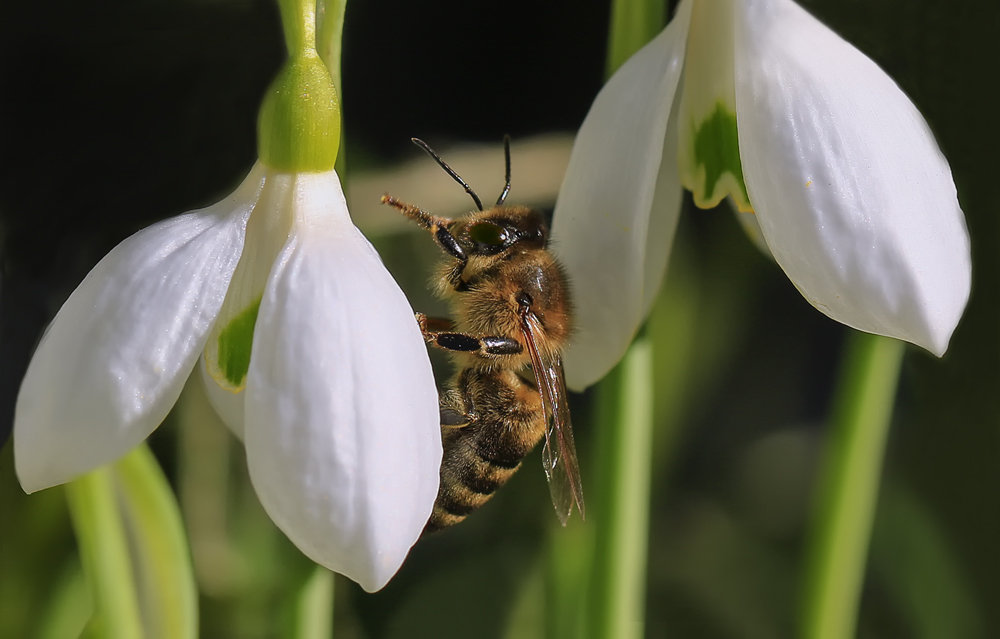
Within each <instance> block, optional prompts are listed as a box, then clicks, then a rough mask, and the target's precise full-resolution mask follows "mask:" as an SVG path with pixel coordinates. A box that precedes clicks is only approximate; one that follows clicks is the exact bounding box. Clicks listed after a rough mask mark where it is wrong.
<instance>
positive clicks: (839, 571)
mask: <svg viewBox="0 0 1000 639" xmlns="http://www.w3.org/2000/svg"><path fill="white" fill-rule="evenodd" d="M902 357H903V343H902V342H900V341H897V340H894V339H889V338H885V337H878V336H875V335H869V334H867V333H859V332H854V333H852V334H851V336H850V338H849V342H848V345H847V353H846V355H845V357H844V363H843V368H842V370H841V377H840V381H839V386H838V390H837V394H836V397H835V403H834V412H833V416H832V424H831V432H830V436H829V441H828V443H827V446H826V452H825V459H824V463H823V466H822V474H821V476H820V485H819V490H820V492H819V503H818V510H817V514H816V517H815V518H814V522H813V524H814V525H813V529H812V532H811V538H810V540H809V545H810V547H809V555H808V564H807V572H806V591H805V608H804V617H803V633H802V636H803V637H806V638H807V639H847V638H848V637H853V636H854V632H855V626H856V625H857V613H858V602H859V599H860V594H861V586H862V584H863V581H864V571H865V563H866V559H867V555H868V542H869V538H870V536H871V530H872V521H873V520H874V515H875V506H876V503H877V501H878V490H879V480H880V476H881V472H882V459H883V453H884V451H885V442H886V436H887V434H888V432H889V424H890V422H891V419H892V408H893V404H894V402H895V397H896V387H897V383H898V380H899V368H900V363H901V361H902Z"/></svg>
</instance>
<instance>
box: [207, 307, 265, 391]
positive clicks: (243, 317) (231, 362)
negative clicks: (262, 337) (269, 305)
mask: <svg viewBox="0 0 1000 639" xmlns="http://www.w3.org/2000/svg"><path fill="white" fill-rule="evenodd" d="M260 300H261V298H259V297H258V298H257V300H256V301H255V302H254V303H253V304H251V305H250V306H249V307H247V308H246V309H245V310H243V311H242V312H240V314H239V315H237V316H236V317H234V318H233V320H232V321H231V322H229V324H227V325H226V327H225V328H223V329H222V331H220V332H219V361H218V364H219V370H221V371H222V374H223V375H224V376H225V378H226V381H228V382H229V383H230V384H232V385H233V386H234V387H237V388H240V387H242V386H243V383H244V381H245V380H246V377H247V371H248V370H250V350H251V348H252V347H253V328H254V325H255V324H256V323H257V311H259V310H260Z"/></svg>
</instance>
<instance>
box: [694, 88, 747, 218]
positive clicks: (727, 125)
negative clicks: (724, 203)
mask: <svg viewBox="0 0 1000 639" xmlns="http://www.w3.org/2000/svg"><path fill="white" fill-rule="evenodd" d="M694 159H695V163H696V164H697V165H698V166H703V167H705V190H704V192H703V193H697V192H696V193H695V194H694V195H695V203H696V204H697V205H698V206H701V207H703V208H708V207H711V206H715V205H716V204H718V203H719V201H720V200H721V199H722V198H723V197H725V196H726V195H727V194H726V193H719V194H716V193H715V187H716V185H717V184H718V182H719V180H720V179H721V178H722V176H723V175H725V174H726V173H729V174H730V175H732V176H733V177H734V178H735V180H736V183H737V185H738V188H739V189H740V192H739V193H733V194H732V195H733V196H734V197H735V198H736V199H737V200H738V202H737V203H738V204H739V205H740V207H741V208H743V205H744V204H746V205H748V204H749V202H750V198H749V196H747V187H746V184H744V183H743V166H742V165H741V164H740V145H739V137H738V134H737V130H736V114H735V113H732V112H730V111H728V110H727V109H726V107H725V105H724V104H723V103H722V102H719V103H718V104H716V105H715V110H713V111H712V114H711V115H709V116H708V118H707V119H705V121H704V122H702V123H701V128H699V129H697V131H696V132H695V138H694ZM739 200H742V202H739Z"/></svg>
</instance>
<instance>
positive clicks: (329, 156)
mask: <svg viewBox="0 0 1000 639" xmlns="http://www.w3.org/2000/svg"><path fill="white" fill-rule="evenodd" d="M303 4H310V3H303ZM310 8H311V7H307V9H310ZM309 17H310V19H311V20H312V22H313V23H314V20H315V18H314V15H310V16H309ZM286 26H287V25H286ZM306 31H307V32H308V31H309V29H306ZM286 34H287V30H286ZM293 35H294V34H293ZM308 35H309V34H308V33H307V36H306V37H305V38H304V40H305V42H304V43H303V42H298V43H297V46H295V45H296V42H295V41H294V40H293V39H291V38H290V41H289V50H290V52H291V54H290V59H289V61H288V63H286V65H285V67H284V69H283V70H282V72H281V73H280V75H279V77H278V78H277V79H276V80H275V83H274V84H273V85H272V87H271V89H270V90H269V93H268V95H267V97H266V98H265V103H264V106H263V108H262V110H261V117H260V124H259V144H260V161H258V162H257V164H256V165H255V166H254V167H253V168H252V169H251V171H250V174H249V175H248V176H247V177H246V179H245V180H244V181H243V183H242V184H241V185H240V186H239V187H238V188H237V189H236V191H235V192H234V193H233V194H232V195H231V196H229V197H227V198H225V199H224V200H223V201H221V202H219V203H218V204H216V205H214V206H211V207H209V208H207V209H202V210H198V211H192V212H190V213H186V214H184V215H180V216H178V217H175V218H171V219H168V220H164V221H163V222H160V223H158V224H155V225H153V226H151V227H149V228H147V229H145V230H142V231H140V232H138V233H136V234H135V235H133V236H132V237H130V238H128V239H126V240H125V241H123V242H122V243H121V244H119V245H118V246H117V247H116V248H115V249H114V250H112V251H111V253H109V254H108V255H107V256H106V257H105V258H104V259H103V260H101V262H100V263H99V264H98V265H97V266H96V267H94V269H93V270H92V271H91V272H90V274H89V275H88V276H87V277H86V278H85V279H84V281H83V282H82V283H81V284H80V286H79V287H78V288H77V289H76V291H74V292H73V294H72V295H71V296H70V297H69V299H68V300H67V301H66V303H65V304H64V305H63V307H62V309H61V310H60V311H59V313H58V314H57V315H56V318H55V319H54V320H53V322H52V324H51V326H50V327H49V329H48V330H47V332H46V333H45V335H44V336H43V338H42V340H41V343H40V344H39V346H38V350H37V351H36V352H35V355H34V357H33V359H32V360H31V364H30V365H29V367H28V371H27V375H26V376H25V378H24V382H23V384H22V386H21V390H20V394H19V396H18V402H17V409H16V418H15V426H14V429H15V430H14V446H15V461H16V467H17V474H18V477H19V479H20V481H21V485H22V487H23V488H24V490H25V491H27V492H29V493H30V492H34V491H36V490H40V489H43V488H47V487H49V486H53V485H55V484H59V483H62V482H66V481H69V480H71V479H73V478H74V477H76V476H77V475H79V474H81V473H84V472H87V471H89V470H91V469H93V468H95V467H98V466H101V465H102V464H106V463H108V462H111V461H113V460H115V459H117V458H118V457H120V456H122V455H123V454H125V453H126V452H128V451H129V450H130V449H131V448H133V447H134V446H136V445H137V444H138V443H139V442H141V441H143V440H144V439H145V438H146V436H148V435H149V434H150V432H152V431H153V429H155V428H156V427H157V425H159V424H160V422H161V421H163V419H164V417H165V416H166V415H167V413H168V411H170V408H171V407H172V406H173V404H174V402H175V401H176V400H177V397H178V395H179V394H180V392H181V388H182V387H183V385H184V383H185V380H186V379H187V378H188V376H189V375H190V373H191V372H192V370H193V369H194V367H195V365H196V364H198V362H199V360H200V361H201V363H200V364H198V365H199V366H200V367H201V368H202V377H203V379H204V380H205V384H206V386H207V387H208V390H209V396H210V398H212V399H213V403H214V404H215V405H216V406H217V407H219V408H220V409H221V410H220V412H221V413H222V415H223V417H224V418H225V420H226V421H227V422H228V423H229V424H230V426H232V427H233V428H234V430H236V431H237V432H239V433H241V435H242V437H243V439H244V442H245V446H246V453H247V465H248V467H249V471H250V479H251V480H252V482H253V485H254V488H255V489H256V491H257V494H258V496H259V497H260V500H261V503H262V504H263V506H264V508H265V509H266V510H267V512H268V514H269V515H270V516H271V518H272V519H273V520H274V521H275V523H276V524H277V525H278V526H279V527H280V528H281V529H282V530H283V531H284V532H285V533H286V534H287V535H288V537H289V538H290V539H291V540H292V541H293V542H294V543H295V544H296V545H297V546H298V547H299V548H300V549H301V550H302V551H303V552H304V553H305V554H306V555H308V556H309V557H310V558H312V559H313V560H315V561H316V562H318V563H320V564H323V565H324V566H326V567H328V568H330V569H332V570H335V571H337V572H341V573H343V574H345V575H347V576H348V577H350V578H351V579H354V580H355V581H357V582H358V583H359V584H361V586H362V587H364V588H365V589H366V590H369V591H373V590H377V589H379V588H381V587H382V586H383V585H385V583H386V582H387V581H388V580H389V578H390V577H391V576H392V575H393V574H394V573H395V572H396V570H397V569H398V568H399V566H400V564H401V563H402V561H403V559H404V558H405V557H406V554H407V552H408V551H409V549H410V547H411V546H412V545H413V543H414V542H415V541H416V540H417V539H418V538H419V536H420V534H421V531H422V529H423V527H424V524H425V523H426V521H427V519H428V516H429V515H430V512H431V508H432V506H433V503H434V499H435V497H436V494H437V486H438V472H439V468H440V464H441V435H440V430H439V426H438V408H437V392H436V390H435V386H434V380H433V376H432V373H431V368H430V363H429V360H428V357H427V351H426V348H425V345H424V340H423V338H422V336H421V333H420V330H419V328H418V326H417V324H416V321H415V320H414V317H413V311H412V309H411V308H410V306H409V304H408V303H407V301H406V298H405V297H404V296H403V293H402V291H400V289H399V288H398V286H397V285H396V283H395V281H394V280H393V279H392V277H391V276H390V275H389V273H388V271H386V269H385V267H384V266H383V265H382V262H381V260H380V259H379V256H378V254H377V253H376V252H375V250H374V248H372V246H371V245H370V244H369V243H368V241H367V240H366V239H365V238H364V237H363V236H362V235H361V233H360V231H358V229H357V228H355V226H354V225H353V224H352V222H351V218H350V216H349V214H348V211H347V205H346V202H345V200H344V195H343V192H342V191H341V185H340V180H339V178H338V176H337V173H336V172H335V171H334V169H333V165H334V160H335V159H336V155H337V146H338V144H339V136H340V114H339V107H338V104H337V96H336V90H335V89H334V87H333V84H332V81H331V79H330V74H329V72H328V71H327V69H326V67H325V66H324V65H323V63H322V61H321V60H320V59H319V57H318V56H317V55H316V52H315V48H314V46H313V44H312V42H310V41H309V37H308Z"/></svg>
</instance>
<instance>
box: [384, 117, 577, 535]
mask: <svg viewBox="0 0 1000 639" xmlns="http://www.w3.org/2000/svg"><path fill="white" fill-rule="evenodd" d="M412 141H413V143H414V144H416V145H417V146H419V147H420V148H422V149H423V150H424V151H426V152H427V153H428V154H429V155H430V156H431V157H432V158H434V160H435V161H436V162H437V163H438V165H440V166H441V168H442V169H444V170H445V172H447V173H448V175H450V176H451V177H452V178H453V179H454V180H455V181H456V182H458V183H459V184H461V185H462V187H463V188H465V191H466V193H468V194H469V195H470V196H471V197H472V200H473V201H474V202H475V203H476V207H477V208H478V211H475V212H473V213H470V214H469V215H467V216H465V217H462V218H459V219H455V220H451V219H447V218H443V217H437V216H435V215H431V214H430V213H427V212H426V211H424V210H422V209H420V208H418V207H416V206H413V205H410V204H406V203H404V202H401V201H399V200H397V199H396V198H394V197H392V196H390V195H389V194H386V195H384V196H383V197H382V203H383V204H388V205H390V206H392V207H394V208H396V209H397V210H399V212H400V213H402V214H403V215H405V216H406V217H408V218H409V219H411V220H413V221H414V222H416V223H417V224H419V225H420V226H421V227H422V228H423V229H425V230H427V231H429V232H430V233H431V236H432V237H433V238H434V241H435V242H437V244H438V246H440V247H441V249H442V250H443V251H444V253H445V254H446V256H447V259H446V261H445V262H444V263H443V264H442V265H441V267H440V269H439V271H438V273H437V276H436V278H435V282H436V286H435V287H436V289H437V293H438V295H439V296H440V297H442V298H444V299H445V300H447V301H448V303H449V305H450V307H451V310H452V319H439V318H430V317H427V316H425V315H424V314H422V313H417V315H416V317H417V322H418V323H419V325H420V329H421V331H422V332H423V335H424V339H425V340H427V342H428V343H429V344H431V345H433V346H435V347H438V348H441V349H444V350H446V351H448V352H449V353H451V356H452V359H453V360H454V362H455V364H456V368H457V373H456V374H455V376H454V378H453V379H452V380H451V382H450V383H449V384H448V387H447V389H446V390H445V391H444V392H443V393H441V395H440V401H439V406H440V415H441V439H442V443H443V445H444V456H443V459H442V462H441V483H440V488H439V490H438V495H437V499H436V501H435V503H434V511H433V513H432V514H431V517H430V520H429V521H428V522H427V526H426V527H425V529H424V533H427V532H431V531H435V530H440V529H442V528H447V527H448V526H452V525H454V524H457V523H458V522H460V521H462V520H463V519H465V518H466V517H467V516H468V515H469V514H470V513H472V512H473V511H474V510H476V509H477V508H479V507H480V506H482V505H483V504H484V503H486V502H487V501H488V500H489V499H490V497H492V496H493V493H494V492H496V490H497V489H498V488H499V487H500V486H502V485H503V484H504V483H505V482H506V481H507V480H508V479H510V477H511V476H512V475H513V474H514V472H515V471H516V470H517V469H518V467H519V466H520V465H521V460H522V459H523V458H524V456H525V455H527V454H528V453H529V452H531V450H532V449H533V448H534V447H535V446H536V445H537V444H538V442H539V441H540V440H541V439H542V436H543V435H544V437H545V446H544V447H543V451H542V464H543V467H544V469H545V475H546V477H547V479H548V485H549V492H550V493H551V496H552V503H553V505H554V506H555V509H556V514H557V515H558V517H559V520H560V521H561V522H562V524H563V525H565V524H566V521H567V520H568V518H569V516H570V513H571V512H572V509H573V505H574V504H576V506H577V508H578V509H579V511H580V516H581V518H582V517H583V516H584V506H583V491H582V488H581V484H580V469H579V465H578V463H577V458H576V447H575V445H574V443H573V430H572V425H571V423H570V416H569V407H568V403H567V395H566V384H565V382H564V381H563V366H562V354H561V353H562V348H563V346H564V345H565V344H566V341H567V339H568V338H569V335H570V332H571V330H572V305H571V302H570V291H569V286H568V284H567V281H566V276H565V275H564V273H563V271H562V268H561V267H560V266H559V264H558V263H557V262H556V260H555V258H554V257H553V256H552V254H551V253H550V252H549V251H548V249H547V246H548V241H549V229H548V225H547V224H546V223H545V219H544V218H543V216H542V215H541V213H539V212H538V211H535V210H532V209H529V208H527V207H524V206H509V205H505V204H504V200H505V199H506V197H507V193H508V192H509V191H510V138H509V137H508V136H505V137H504V159H505V163H506V185H505V186H504V189H503V192H502V193H501V194H500V197H499V198H498V199H497V203H496V205H495V206H494V207H493V208H490V209H488V210H484V209H483V204H482V201H481V200H480V199H479V196H478V195H476V193H475V191H473V190H472V188H471V187H470V186H469V185H468V184H466V182H465V180H463V179H462V178H461V177H459V175H458V174H457V173H456V172H455V171H453V170H452V169H451V167H449V166H448V165H447V164H446V163H445V162H444V160H442V159H441V158H440V157H439V156H438V155H437V153H435V152H434V151H433V150H432V149H431V148H430V147H429V146H427V144H425V143H424V142H423V141H422V140H419V139H417V138H413V139H412Z"/></svg>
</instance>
